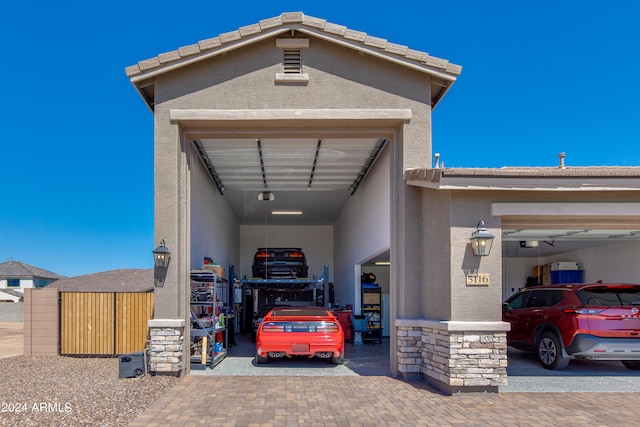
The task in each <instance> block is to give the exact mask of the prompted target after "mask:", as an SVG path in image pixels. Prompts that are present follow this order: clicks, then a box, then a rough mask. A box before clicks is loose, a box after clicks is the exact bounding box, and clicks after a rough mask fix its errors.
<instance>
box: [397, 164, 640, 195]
mask: <svg viewBox="0 0 640 427" xmlns="http://www.w3.org/2000/svg"><path fill="white" fill-rule="evenodd" d="M405 180H406V181H407V183H408V184H410V185H415V186H419V187H428V188H438V189H469V190H474V189H477V190H486V189H494V190H509V189H514V190H516V189H517V190H522V189H532V190H563V191H565V190H586V191H596V190H597V191H620V190H640V167H633V166H629V167H626V166H585V167H503V168H436V169H409V170H407V171H405Z"/></svg>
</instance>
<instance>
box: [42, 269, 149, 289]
mask: <svg viewBox="0 0 640 427" xmlns="http://www.w3.org/2000/svg"><path fill="white" fill-rule="evenodd" d="M47 288H57V289H59V290H60V292H148V291H151V290H153V269H119V270H110V271H104V272H101V273H93V274H87V275H84V276H75V277H69V278H66V279H60V280H57V281H55V282H53V283H51V284H50V285H48V286H47Z"/></svg>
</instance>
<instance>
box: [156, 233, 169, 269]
mask: <svg viewBox="0 0 640 427" xmlns="http://www.w3.org/2000/svg"><path fill="white" fill-rule="evenodd" d="M170 259H171V252H169V249H167V247H166V246H165V245H164V239H162V241H160V246H158V247H157V248H155V249H154V250H153V265H154V266H155V267H156V268H157V267H160V268H167V267H168V266H169V260H170Z"/></svg>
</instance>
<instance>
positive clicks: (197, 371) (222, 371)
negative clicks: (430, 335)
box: [191, 334, 391, 376]
mask: <svg viewBox="0 0 640 427" xmlns="http://www.w3.org/2000/svg"><path fill="white" fill-rule="evenodd" d="M236 344H237V345H235V346H233V347H231V348H230V349H229V352H228V354H227V357H226V359H224V360H223V361H222V362H220V363H219V364H218V365H217V366H216V367H215V368H213V369H209V368H206V369H203V366H202V365H196V364H192V365H191V374H192V375H219V376H230V375H231V376H232V375H249V376H267V375H278V376H352V375H363V376H389V375H390V374H391V373H390V371H389V338H383V340H382V344H380V343H366V344H362V345H354V344H351V343H346V344H345V361H344V365H332V364H331V363H329V362H328V361H326V360H321V359H316V358H313V359H307V358H294V359H287V358H283V359H275V360H272V361H271V362H270V363H269V364H266V365H257V364H256V363H255V360H254V356H255V351H256V346H255V344H254V343H252V342H251V337H250V336H249V334H243V335H241V334H238V335H236Z"/></svg>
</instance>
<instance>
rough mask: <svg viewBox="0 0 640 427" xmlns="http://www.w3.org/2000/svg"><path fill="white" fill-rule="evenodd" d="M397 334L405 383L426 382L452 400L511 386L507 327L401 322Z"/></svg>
mask: <svg viewBox="0 0 640 427" xmlns="http://www.w3.org/2000/svg"><path fill="white" fill-rule="evenodd" d="M396 328H397V329H396V330H397V336H398V338H397V340H398V350H397V358H398V371H399V372H400V373H401V375H402V376H403V377H405V378H416V377H421V376H423V377H425V378H426V379H427V380H428V381H429V382H431V383H432V384H434V385H435V386H437V387H438V388H440V389H441V390H443V391H445V392H447V393H449V394H453V393H458V392H478V391H491V392H497V391H498V387H499V386H501V385H506V384H507V338H506V331H507V330H508V329H509V325H508V324H506V323H504V322H455V321H449V322H447V321H437V320H424V319H398V320H397V321H396Z"/></svg>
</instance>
